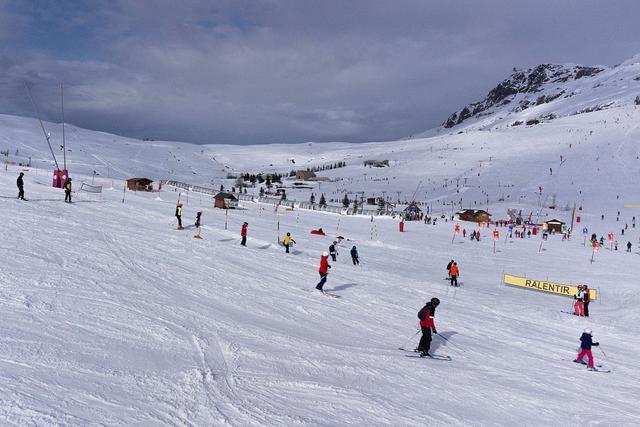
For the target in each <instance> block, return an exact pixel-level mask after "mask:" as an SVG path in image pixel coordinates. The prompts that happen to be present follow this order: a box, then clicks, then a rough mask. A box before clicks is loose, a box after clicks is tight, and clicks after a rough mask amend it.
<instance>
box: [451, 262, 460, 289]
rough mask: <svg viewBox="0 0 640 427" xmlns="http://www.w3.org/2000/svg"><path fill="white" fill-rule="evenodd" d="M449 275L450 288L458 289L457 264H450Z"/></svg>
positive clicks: (458, 273)
mask: <svg viewBox="0 0 640 427" xmlns="http://www.w3.org/2000/svg"><path fill="white" fill-rule="evenodd" d="M449 275H450V276H451V286H456V287H458V286H459V285H458V276H459V275H460V270H458V264H457V263H455V262H454V263H453V264H451V268H450V269H449Z"/></svg>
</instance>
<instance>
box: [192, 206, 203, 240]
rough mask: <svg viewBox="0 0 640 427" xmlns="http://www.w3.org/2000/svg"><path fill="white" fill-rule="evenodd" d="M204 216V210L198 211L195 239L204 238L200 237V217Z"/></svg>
mask: <svg viewBox="0 0 640 427" xmlns="http://www.w3.org/2000/svg"><path fill="white" fill-rule="evenodd" d="M201 216H202V212H198V213H197V214H196V235H195V236H193V238H194V239H202V237H200V217H201Z"/></svg>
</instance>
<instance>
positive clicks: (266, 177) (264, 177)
mask: <svg viewBox="0 0 640 427" xmlns="http://www.w3.org/2000/svg"><path fill="white" fill-rule="evenodd" d="M240 177H241V178H242V179H243V180H244V181H245V182H250V183H252V184H255V183H256V182H257V183H258V184H262V183H263V182H267V186H269V185H271V183H273V182H280V183H281V182H282V177H283V175H282V174H280V173H269V174H261V173H259V174H250V173H243V174H242V175H240Z"/></svg>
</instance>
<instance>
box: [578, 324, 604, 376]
mask: <svg viewBox="0 0 640 427" xmlns="http://www.w3.org/2000/svg"><path fill="white" fill-rule="evenodd" d="M591 334H592V331H591V329H589V328H587V329H585V330H584V332H583V333H582V336H581V337H580V353H578V356H577V357H576V359H575V360H574V362H576V363H583V362H582V359H583V358H584V357H585V356H587V360H588V362H587V366H588V367H589V369H590V370H592V371H597V369H596V367H595V365H594V364H593V354H592V353H591V346H598V345H600V343H598V342H593V337H592V336H591Z"/></svg>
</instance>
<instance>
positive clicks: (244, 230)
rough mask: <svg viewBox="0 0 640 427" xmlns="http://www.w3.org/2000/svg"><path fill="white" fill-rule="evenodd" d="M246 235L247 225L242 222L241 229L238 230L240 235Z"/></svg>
mask: <svg viewBox="0 0 640 427" xmlns="http://www.w3.org/2000/svg"><path fill="white" fill-rule="evenodd" d="M246 235H247V226H246V225H244V224H242V230H240V236H241V237H244V236H246Z"/></svg>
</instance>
